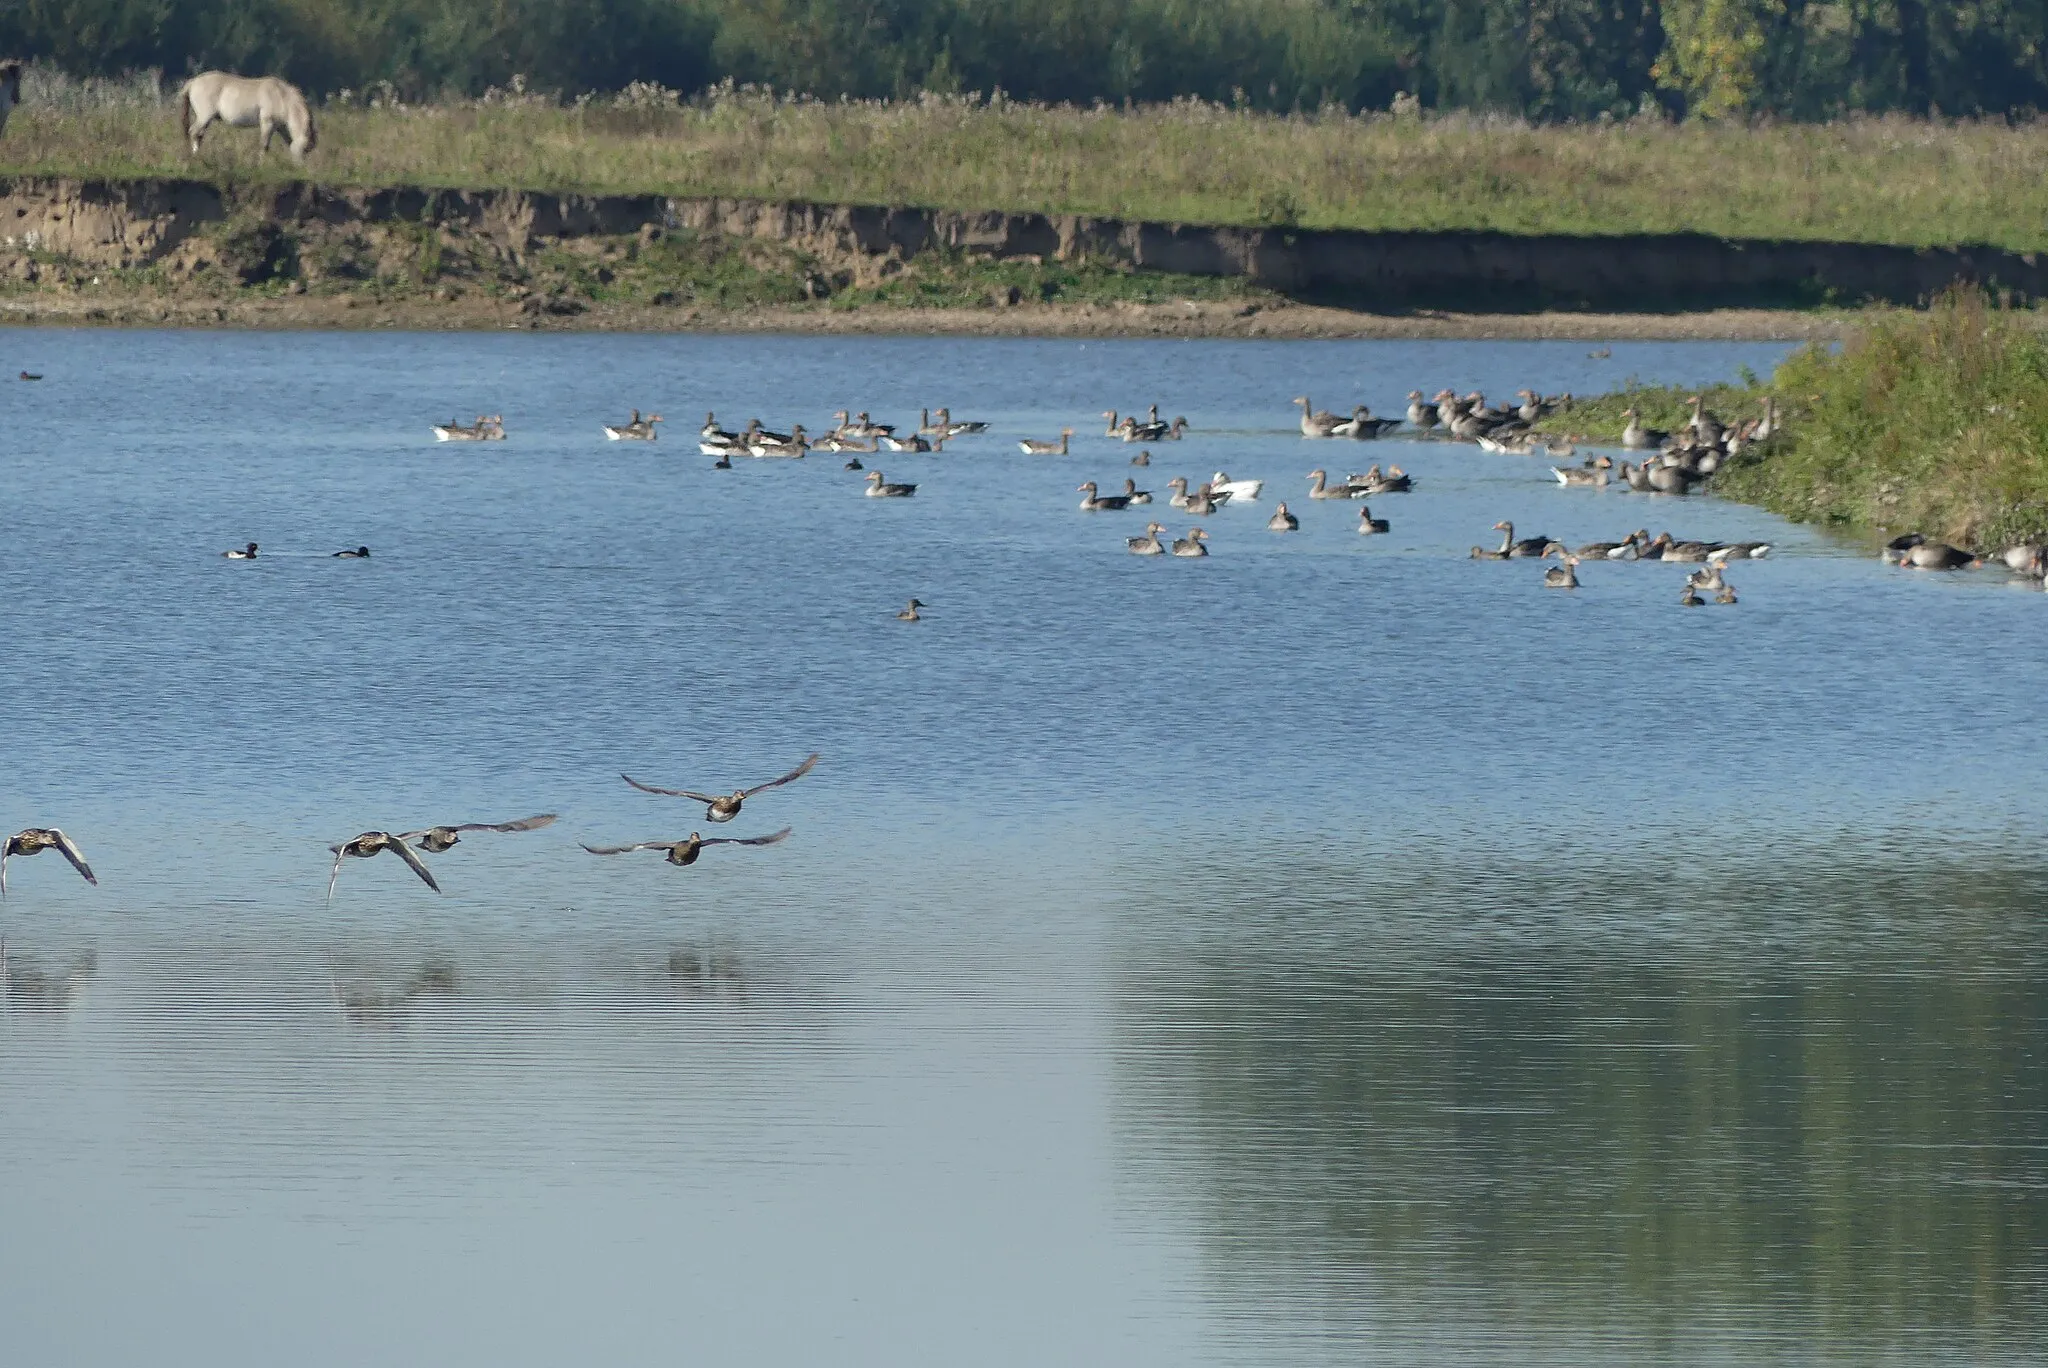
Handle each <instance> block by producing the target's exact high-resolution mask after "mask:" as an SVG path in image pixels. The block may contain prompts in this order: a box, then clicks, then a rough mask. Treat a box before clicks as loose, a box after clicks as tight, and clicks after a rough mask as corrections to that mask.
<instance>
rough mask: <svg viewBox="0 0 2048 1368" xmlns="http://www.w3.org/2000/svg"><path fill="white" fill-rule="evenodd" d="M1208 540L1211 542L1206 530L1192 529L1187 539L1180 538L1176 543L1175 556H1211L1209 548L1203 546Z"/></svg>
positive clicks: (1174, 547)
mask: <svg viewBox="0 0 2048 1368" xmlns="http://www.w3.org/2000/svg"><path fill="white" fill-rule="evenodd" d="M1207 540H1209V534H1208V532H1207V531H1206V530H1204V529H1203V528H1199V527H1191V528H1189V529H1188V534H1187V535H1186V536H1185V537H1180V538H1178V539H1176V540H1175V541H1174V543H1173V554H1174V555H1176V556H1206V555H1208V554H1209V548H1208V547H1206V546H1204V545H1202V543H1203V542H1205V541H1207Z"/></svg>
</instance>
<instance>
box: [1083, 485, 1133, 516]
mask: <svg viewBox="0 0 2048 1368" xmlns="http://www.w3.org/2000/svg"><path fill="white" fill-rule="evenodd" d="M1076 492H1077V493H1080V494H1083V495H1086V496H1087V497H1085V498H1083V499H1082V500H1081V508H1082V511H1083V512H1087V513H1096V512H1110V513H1115V512H1121V511H1122V510H1123V509H1125V508H1127V507H1129V506H1130V502H1131V500H1130V496H1129V495H1126V494H1097V493H1096V492H1095V481H1093V480H1090V481H1089V482H1088V483H1087V484H1084V485H1081V486H1079V487H1078V489H1077V490H1076Z"/></svg>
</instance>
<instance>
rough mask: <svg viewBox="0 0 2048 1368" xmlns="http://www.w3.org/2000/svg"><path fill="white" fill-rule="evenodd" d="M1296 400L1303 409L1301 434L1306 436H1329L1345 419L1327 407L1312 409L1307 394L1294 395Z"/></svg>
mask: <svg viewBox="0 0 2048 1368" xmlns="http://www.w3.org/2000/svg"><path fill="white" fill-rule="evenodd" d="M1294 402H1295V403H1296V404H1297V405H1298V406H1299V407H1300V409H1301V435H1302V436H1304V437H1328V436H1330V435H1331V434H1332V433H1334V432H1335V431H1336V428H1337V424H1339V423H1341V422H1343V421H1344V420H1343V419H1342V418H1339V417H1338V416H1337V415H1336V414H1334V413H1331V412H1329V411H1327V410H1325V409H1311V408H1310V407H1309V402H1308V396H1307V395H1305V394H1297V395H1296V396H1294Z"/></svg>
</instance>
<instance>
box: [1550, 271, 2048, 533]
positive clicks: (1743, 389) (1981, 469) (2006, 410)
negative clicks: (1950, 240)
mask: <svg viewBox="0 0 2048 1368" xmlns="http://www.w3.org/2000/svg"><path fill="white" fill-rule="evenodd" d="M1766 393H1773V394H1775V395H1777V397H1778V401H1779V405H1780V409H1781V413H1782V414H1783V416H1784V418H1785V420H1786V431H1785V433H1784V435H1783V436H1782V437H1779V438H1776V439H1774V440H1773V441H1771V442H1770V443H1768V444H1767V445H1766V446H1765V447H1764V448H1762V449H1761V450H1758V451H1756V452H1754V453H1751V454H1746V455H1744V456H1743V457H1742V458H1741V459H1739V460H1736V461H1734V462H1732V463H1731V464H1730V465H1729V466H1728V467H1726V468H1725V469H1724V470H1723V471H1722V472H1721V473H1719V474H1718V475H1716V476H1715V477H1714V481H1713V488H1714V490H1715V491H1716V492H1717V493H1720V494H1723V495H1725V496H1727V497H1729V498H1733V499H1740V500H1742V501H1743V502H1745V503H1754V504H1759V505H1762V506H1763V507H1765V508H1769V509H1771V510H1772V511H1774V512H1777V513H1781V514H1783V515H1785V516H1786V517H1789V518H1792V519H1794V520H1795V521H1798V522H1810V523H1823V524H1830V525H1834V526H1837V527H1842V528H1855V529H1868V530H1876V529H1885V530H1888V531H1892V532H1899V531H1919V532H1924V533H1926V534H1928V535H1929V536H1936V537H1941V538H1943V539H1945V540H1948V541H1951V542H1954V543H1955V544H1957V545H1959V546H1969V547H1979V548H1984V549H1996V548H2000V547H2003V546H2006V545H2009V544H2011V543H2013V542H2016V541H2021V540H2027V539H2033V538H2039V537H2041V536H2042V535H2043V534H2044V533H2048V338H2044V336H2043V334H2042V332H2041V329H2040V326H2039V324H2038V322H2037V321H2035V320H2034V319H2033V318H2032V316H2030V315H2027V314H2021V313H2012V312H2007V311H2004V310H2000V309H1997V308H1995V307H1993V306H1992V305H1991V303H1990V301H1988V300H1987V299H1986V298H1985V297H1984V296H1983V295H1982V294H1981V293H1979V292H1976V291H1962V292H1957V293H1955V294H1952V295H1950V296H1948V297H1946V298H1944V299H1942V300H1940V301H1938V302H1937V304H1936V306H1935V307H1934V308H1933V309H1932V310H1931V311H1930V312H1928V313H1925V314H1908V313H1892V314H1881V315H1877V316H1874V317H1872V318H1870V319H1867V320H1866V321H1864V322H1862V323H1861V324H1859V325H1857V326H1855V327H1853V328H1851V329H1850V330H1849V331H1848V332H1847V334H1846V335H1845V337H1844V339H1843V341H1842V343H1841V344H1840V346H1839V347H1835V346H1827V345H1815V346H1809V347H1807V348H1804V349H1803V350H1801V351H1799V352H1797V353H1795V354H1794V355H1793V356H1792V357H1790V358H1789V359H1788V360H1786V362H1785V363H1784V364H1783V365H1782V366H1780V367H1779V368H1778V370H1777V372H1776V374H1774V375H1773V376H1772V377H1771V378H1770V382H1769V384H1768V385H1765V384H1763V383H1761V382H1759V383H1756V384H1752V385H1745V386H1722V387H1717V388H1713V389H1709V390H1708V391H1707V398H1708V401H1709V403H1710V404H1711V405H1712V406H1713V407H1714V408H1715V409H1716V410H1717V411H1718V412H1719V413H1720V414H1721V415H1722V416H1723V417H1724V418H1730V419H1733V418H1736V417H1742V416H1747V415H1749V414H1752V413H1754V412H1756V405H1757V403H1758V402H1759V401H1760V400H1761V398H1762V397H1763V395H1764V394H1766ZM1688 399H1689V392H1687V391H1681V390H1635V391H1629V392H1625V393H1623V394H1616V395H1605V396H1601V397H1600V398H1598V399H1596V400H1591V401H1587V402H1585V403H1582V404H1580V405H1579V406H1577V408H1576V409H1575V410H1574V412H1573V414H1572V415H1571V418H1570V419H1569V420H1568V421H1569V423H1570V425H1571V426H1572V427H1573V428H1574V430H1580V431H1585V432H1587V433H1589V434H1590V435H1592V436H1594V437H1595V438H1596V439H1597V440H1604V441H1616V440H1618V439H1619V437H1620V431H1621V426H1622V417H1621V413H1622V410H1623V409H1625V408H1626V407H1628V406H1629V405H1630V404H1631V403H1634V404H1636V405H1637V406H1638V407H1640V408H1641V410H1642V411H1643V415H1644V421H1645V422H1648V423H1649V424H1651V425H1652V426H1656V427H1666V428H1675V427H1677V426H1678V425H1679V424H1680V423H1681V422H1682V421H1683V420H1684V417H1685V416H1686V414H1687V413H1689V411H1690V404H1689V402H1688Z"/></svg>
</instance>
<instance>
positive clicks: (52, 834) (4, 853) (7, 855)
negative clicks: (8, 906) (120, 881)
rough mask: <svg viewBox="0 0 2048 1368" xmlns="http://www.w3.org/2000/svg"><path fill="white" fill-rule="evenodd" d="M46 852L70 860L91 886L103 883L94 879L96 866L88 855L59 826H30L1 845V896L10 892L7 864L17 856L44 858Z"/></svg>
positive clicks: (72, 865)
mask: <svg viewBox="0 0 2048 1368" xmlns="http://www.w3.org/2000/svg"><path fill="white" fill-rule="evenodd" d="M46 850H54V851H56V852H57V853H58V854H59V855H62V856H63V857H64V858H65V859H67V860H69V861H70V862H71V867H72V868H73V869H75V870H77V871H78V873H79V876H80V877H82V878H83V879H84V880H85V881H86V882H87V883H89V884H95V885H96V884H98V883H99V880H98V879H97V878H95V877H94V876H93V872H92V866H90V865H88V864H87V863H86V862H85V854H84V852H83V851H81V850H79V848H78V843H77V842H76V841H74V840H72V839H71V838H70V837H69V836H66V835H65V834H64V833H63V832H62V831H60V830H58V829H57V828H56V827H29V828H28V829H27V830H25V831H17V832H15V833H14V834H13V835H12V836H9V837H8V838H7V842H6V844H4V845H0V897H4V896H5V895H6V893H7V862H8V861H9V860H11V859H13V858H14V857H15V856H16V855H19V856H21V857H22V858H23V859H26V858H28V857H29V856H31V855H40V854H42V853H43V852H44V851H46Z"/></svg>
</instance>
